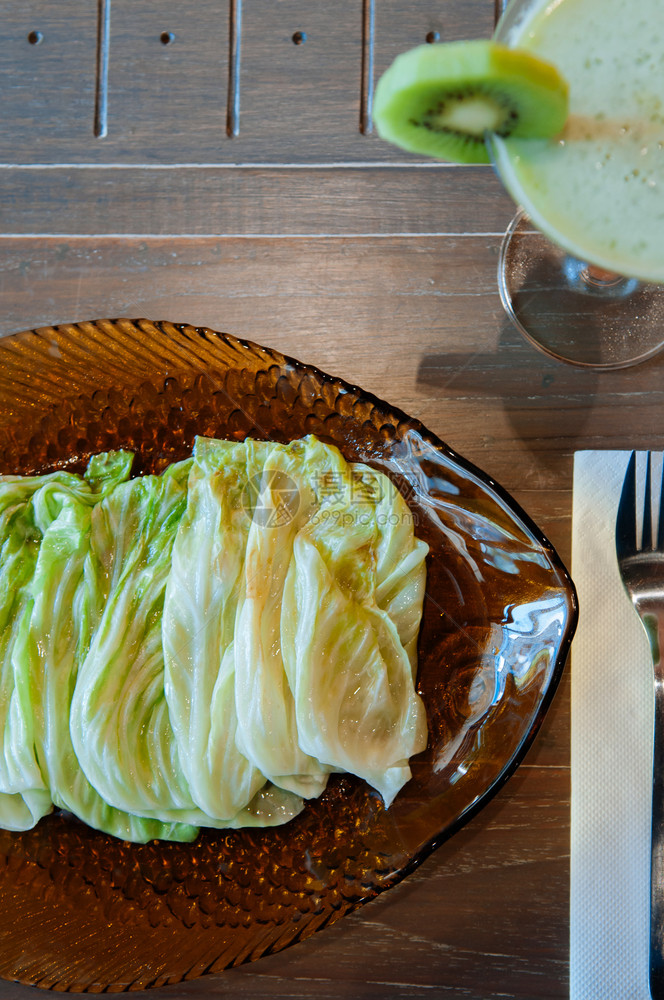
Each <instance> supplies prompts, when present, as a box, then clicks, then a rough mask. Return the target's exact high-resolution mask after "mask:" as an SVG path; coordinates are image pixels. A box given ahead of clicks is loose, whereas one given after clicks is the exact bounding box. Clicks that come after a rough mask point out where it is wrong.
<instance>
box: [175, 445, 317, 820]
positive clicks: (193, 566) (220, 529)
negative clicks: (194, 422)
mask: <svg viewBox="0 0 664 1000" xmlns="http://www.w3.org/2000/svg"><path fill="white" fill-rule="evenodd" d="M246 452H247V449H246V447H245V445H244V444H236V443H233V442H221V441H219V442H217V441H208V440H207V439H204V438H199V439H198V440H197V442H196V447H195V452H194V463H193V465H192V467H191V472H190V474H189V482H188V498H187V510H186V513H185V515H184V517H183V518H182V521H181V522H180V525H179V527H178V531H177V534H176V538H175V542H174V545H173V553H172V560H171V571H170V575H169V578H168V583H167V587H166V599H165V605H164V617H163V643H164V657H165V691H166V698H167V701H168V706H169V714H170V720H171V725H172V727H173V732H174V734H175V738H176V741H177V746H178V751H179V759H180V763H181V766H182V770H183V772H184V774H185V777H186V779H187V782H188V784H189V788H190V791H191V795H192V798H193V800H194V802H195V803H196V804H197V805H198V807H199V808H200V809H202V810H204V811H205V812H206V813H207V814H208V816H210V817H214V819H215V820H226V821H230V820H233V819H235V820H236V821H237V823H238V825H239V824H240V823H242V825H248V823H249V819H250V817H249V816H248V815H247V814H246V813H244V814H243V813H242V810H246V807H247V804H248V803H250V802H251V801H252V800H254V805H253V806H252V809H255V808H256V801H260V802H261V803H262V805H263V807H264V812H265V813H266V812H267V810H271V811H272V812H273V813H274V816H275V817H277V816H280V817H281V819H280V821H281V822H283V821H284V816H285V812H286V813H288V816H287V817H286V818H290V817H291V816H294V815H296V813H297V812H299V811H300V810H301V808H302V800H301V799H300V798H299V797H298V796H295V795H288V794H286V793H285V792H278V791H277V790H275V789H272V788H269V787H268V788H264V786H265V784H266V776H265V774H264V773H263V772H262V771H261V770H259V768H258V767H257V766H256V765H255V764H254V763H252V762H251V761H250V760H249V758H248V757H246V756H245V755H244V754H243V753H242V752H241V751H240V748H239V747H238V744H237V741H236V734H237V712H236V707H235V646H234V637H235V632H236V615H237V606H238V597H239V593H240V588H241V585H242V583H243V581H244V576H245V572H244V564H245V551H246V545H247V536H248V533H249V523H250V522H249V518H248V516H247V513H246V510H245V508H244V506H243V498H244V491H245V480H246V468H247V458H246ZM255 461H256V462H258V461H259V459H258V458H257V457H255ZM261 789H262V790H263V791H262V795H261V796H260V797H259V800H256V799H255V797H256V794H257V793H258V792H259V790H261ZM275 821H276V819H275Z"/></svg>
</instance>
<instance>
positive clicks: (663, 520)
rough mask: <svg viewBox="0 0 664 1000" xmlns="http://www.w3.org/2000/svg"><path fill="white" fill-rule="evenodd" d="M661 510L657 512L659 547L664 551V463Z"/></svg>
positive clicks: (660, 498)
mask: <svg viewBox="0 0 664 1000" xmlns="http://www.w3.org/2000/svg"><path fill="white" fill-rule="evenodd" d="M658 507H659V511H658V514H657V548H658V549H659V551H660V552H664V464H663V465H662V479H661V482H660V484H659V504H658Z"/></svg>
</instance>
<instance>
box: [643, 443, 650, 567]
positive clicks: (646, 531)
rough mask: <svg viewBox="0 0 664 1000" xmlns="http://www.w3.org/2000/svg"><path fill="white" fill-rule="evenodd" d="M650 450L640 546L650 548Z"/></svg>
mask: <svg viewBox="0 0 664 1000" xmlns="http://www.w3.org/2000/svg"><path fill="white" fill-rule="evenodd" d="M650 478H651V476H650V452H648V456H647V458H646V486H645V493H644V497H643V531H642V533H641V548H642V549H652V501H651V498H650V494H651V489H650Z"/></svg>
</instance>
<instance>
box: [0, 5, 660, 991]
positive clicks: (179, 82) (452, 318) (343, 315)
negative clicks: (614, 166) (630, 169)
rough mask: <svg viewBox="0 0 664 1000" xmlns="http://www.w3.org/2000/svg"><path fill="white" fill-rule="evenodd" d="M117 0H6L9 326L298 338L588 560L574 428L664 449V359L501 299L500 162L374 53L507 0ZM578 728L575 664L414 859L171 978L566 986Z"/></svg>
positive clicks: (379, 987)
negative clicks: (571, 343) (393, 877)
mask: <svg viewBox="0 0 664 1000" xmlns="http://www.w3.org/2000/svg"><path fill="white" fill-rule="evenodd" d="M112 2H113V9H112V11H111V10H110V2H109V0H100V4H99V10H97V8H96V7H95V5H93V4H90V2H89V0H60V3H59V4H58V5H57V6H53V5H46V4H45V3H39V2H37V0H29V2H28V0H6V2H5V3H4V4H3V10H2V11H1V12H0V29H1V30H2V31H3V34H4V35H5V38H6V51H8V52H9V54H10V57H11V58H10V59H9V60H8V61H6V62H5V64H4V65H3V67H2V69H0V77H1V78H2V88H3V102H2V109H0V117H1V118H2V126H3V127H2V130H1V134H2V140H1V142H2V147H3V149H2V152H1V153H0V161H2V162H1V163H0V179H1V184H2V191H3V198H2V223H1V231H2V236H1V237H0V304H1V306H2V308H1V311H0V334H8V333H10V332H13V331H18V330H21V329H26V328H31V327H36V326H39V325H44V324H54V323H58V322H65V321H76V320H85V319H92V318H98V317H115V316H131V317H139V316H144V317H148V318H151V319H168V320H172V321H175V322H187V323H191V324H194V325H208V326H210V327H212V328H215V329H219V330H225V331H228V332H230V333H233V334H235V335H237V336H240V337H246V338H249V339H252V340H255V341H257V342H259V343H263V344H266V345H269V346H272V347H275V348H277V349H279V350H281V351H283V352H285V353H287V354H289V355H293V356H295V357H298V358H300V359H302V360H304V361H307V362H310V363H313V364H314V365H317V366H319V367H320V368H322V369H323V370H325V371H328V372H330V373H332V374H335V375H338V376H341V377H342V378H344V379H346V380H348V381H350V382H352V383H355V384H358V385H361V386H362V387H363V388H364V389H366V390H369V391H371V392H373V393H375V394H377V395H378V396H381V397H383V398H385V399H387V400H389V401H390V402H391V403H393V404H396V405H397V406H399V407H401V408H402V409H404V410H406V411H407V412H408V413H410V414H412V415H413V416H415V417H417V418H419V419H420V420H421V421H422V422H423V423H424V424H425V425H427V426H428V427H429V428H431V430H433V431H434V432H436V433H437V434H438V435H440V436H441V437H442V438H443V439H444V440H446V441H447V442H448V443H449V444H450V445H451V446H452V447H453V448H454V449H455V450H457V451H458V452H460V453H461V454H462V455H464V456H465V457H466V458H468V459H469V460H471V461H472V462H474V463H476V464H477V465H478V466H480V467H481V468H483V469H484V470H485V471H486V472H488V473H489V474H490V475H491V476H493V477H494V478H495V479H496V480H498V481H499V482H500V483H501V484H502V485H503V486H504V487H505V488H506V489H507V490H509V491H510V492H511V493H512V494H513V495H514V497H515V498H516V500H517V501H518V502H519V503H520V504H521V505H522V506H523V507H524V508H525V509H526V511H528V513H530V515H531V516H532V517H533V518H534V519H535V520H536V521H537V522H538V523H539V525H540V526H541V528H542V529H543V530H544V531H545V533H546V534H548V536H549V538H550V539H551V540H552V542H553V543H554V545H556V547H557V548H558V549H559V551H560V554H561V556H562V558H563V560H565V561H566V562H567V563H568V565H569V560H570V528H571V500H572V494H571V489H572V456H573V452H574V451H575V449H580V448H627V447H630V448H631V447H648V446H649V447H659V448H661V447H663V446H664V421H662V420H661V415H662V406H663V403H664V389H663V385H664V378H663V374H664V356H663V357H662V358H660V359H655V360H653V361H651V362H649V363H647V364H645V365H643V366H641V367H639V368H636V369H632V370H626V371H622V372H615V373H606V374H602V375H596V374H589V373H585V372H583V371H579V370H575V369H570V368H566V367H564V366H561V365H558V364H556V363H555V362H553V361H549V360H548V359H546V358H544V357H543V356H541V355H539V354H538V353H536V352H534V351H533V349H532V348H531V347H529V346H528V345H527V344H525V343H524V342H523V341H522V340H521V338H520V336H519V334H517V333H516V332H514V331H513V329H512V328H511V327H510V325H509V323H508V322H507V320H506V318H505V317H504V315H503V313H502V310H501V305H500V301H499V297H498V291H497V285H496V264H497V258H498V250H499V245H500V240H501V236H502V233H503V231H504V229H505V227H506V225H507V223H508V221H509V219H510V217H511V215H512V212H513V206H512V205H511V203H510V202H509V200H508V198H507V196H506V195H505V194H504V192H503V191H502V188H501V187H500V185H499V183H498V182H497V180H496V179H495V178H494V176H493V174H492V172H491V171H490V169H489V168H477V167H475V168H455V167H449V166H446V165H441V164H431V163H425V162H418V161H417V160H415V158H412V157H407V156H405V155H402V154H400V153H399V152H398V151H396V150H393V149H391V148H387V147H386V146H385V145H384V144H383V143H381V141H380V140H379V139H378V138H377V137H376V136H375V135H373V134H371V133H370V132H369V130H368V121H369V119H368V112H369V111H370V99H371V91H370V87H369V84H370V82H371V79H372V77H374V78H375V77H376V76H377V75H378V74H379V73H380V72H381V71H382V69H384V68H385V66H386V65H387V64H388V63H389V62H390V61H391V58H392V57H393V56H394V55H395V54H396V53H397V52H398V51H400V50H401V49H405V48H409V47H411V46H412V45H414V44H417V43H418V42H421V41H423V40H424V39H425V37H426V35H427V34H428V33H429V32H431V31H437V32H439V33H440V35H441V36H442V37H443V38H455V37H456V38H458V37H464V36H466V37H468V36H470V35H486V34H488V33H489V32H490V31H491V28H492V25H493V21H494V9H493V3H492V0H438V2H437V3H435V4H434V3H433V2H425V0H422V2H420V0H418V2H417V3H408V2H406V0H376V2H375V5H374V3H373V0H365V2H364V3H362V2H361V0H355V2H354V3H350V2H348V0H347V2H345V3H344V4H338V5H329V6H328V5H326V7H327V9H326V10H322V9H321V10H318V9H312V8H318V7H321V8H322V7H323V5H322V4H321V5H311V4H305V3H304V2H303V0H280V3H279V4H275V3H274V2H268V0H257V2H255V3H254V2H252V3H251V4H249V3H248V4H247V5H246V8H245V9H244V10H243V9H242V6H241V4H240V3H239V0H229V2H228V3H226V4H224V3H223V2H222V3H220V4H219V3H213V2H212V0H206V2H197V3H194V2H193V0H188V2H180V3H178V4H175V3H174V2H171V0H167V2H164V3H160V4H159V5H153V4H147V3H143V4H135V3H134V4H130V3H129V2H128V0H112ZM109 14H110V30H109V21H108V17H109ZM298 31H299V32H304V34H305V35H306V40H304V41H303V40H302V39H301V38H300V40H299V44H295V43H294V41H293V36H294V35H296V33H297V32H298ZM33 32H37V33H39V34H40V35H41V39H39V38H38V37H37V35H32V39H31V40H29V37H28V36H29V35H31V33H33ZM98 40H99V45H98V44H97V41H98ZM296 41H297V39H296ZM3 44H4V43H3ZM238 46H239V48H238ZM362 129H364V131H362ZM234 131H235V133H236V134H235V135H234V136H232V135H229V133H233V132H234ZM95 133H97V134H95ZM569 737H570V705H569V673H567V676H566V677H565V678H564V680H563V683H562V685H561V688H560V690H559V693H558V695H557V697H556V699H555V702H554V704H553V707H552V709H551V711H550V713H549V715H548V717H547V719H546V721H545V724H544V726H543V729H542V731H541V733H540V735H539V736H538V738H537V740H536V743H535V745H534V746H533V747H532V749H531V751H530V752H529V754H528V756H527V757H526V759H525V761H524V763H523V764H522V765H521V766H520V768H519V769H518V771H517V773H516V775H515V776H514V777H513V778H512V779H511V780H510V781H509V783H508V784H507V786H506V787H505V788H504V789H503V790H502V791H501V792H500V793H499V794H498V795H497V796H496V797H495V799H493V800H492V801H491V802H490V803H489V805H488V806H487V807H486V808H485V809H484V810H483V811H482V812H481V813H480V814H479V815H478V816H476V817H475V818H474V819H473V820H472V821H471V822H470V823H469V824H468V825H467V826H466V827H465V828H464V829H462V830H461V831H460V832H459V833H458V834H457V835H456V836H454V837H453V838H452V839H451V840H450V841H449V842H448V843H446V844H445V845H444V846H442V847H441V848H440V849H439V850H438V851H437V852H435V853H434V855H433V856H431V857H430V858H429V859H428V860H427V861H426V862H425V863H424V864H423V865H422V866H421V867H420V868H419V869H418V870H417V871H416V872H415V873H414V874H412V875H411V876H410V877H409V878H408V879H406V881H405V882H403V883H402V884H401V885H399V886H397V887H396V888H395V889H393V890H392V891H390V892H389V893H386V894H385V895H384V896H382V897H380V898H379V899H377V900H376V901H374V902H372V903H370V904H368V905H367V906H365V907H364V908H363V909H361V910H360V911H359V912H357V913H355V914H353V915H351V916H349V917H347V918H346V919H344V920H342V921H340V922H339V923H338V924H336V925H334V926H332V927H330V928H328V929H326V930H324V931H322V932H321V933H320V934H317V935H315V936H314V937H313V938H312V939H310V940H308V941H306V942H304V943H302V944H300V945H297V946H295V947H293V948H291V949H289V950H287V951H285V952H282V953H281V954H279V955H276V956H272V957H269V958H264V959H261V960H260V961H258V962H256V963H254V964H252V965H249V966H244V967H242V968H239V969H236V970H233V971H230V972H228V973H225V974H221V975H215V976H212V977H206V978H204V979H202V980H198V981H195V982H192V983H189V984H185V985H180V986H173V987H168V988H166V989H165V990H164V995H167V996H170V997H171V998H174V1000H175V998H185V997H189V998H192V997H197V996H199V997H203V996H205V997H208V996H226V995H233V996H236V997H238V996H246V997H251V998H252V1000H268V998H277V997H302V998H304V997H312V998H313V997H315V998H316V1000H323V998H325V1000H328V998H329V1000H339V998H342V997H349V998H350V997H352V998H354V1000H371V998H375V1000H378V998H380V1000H389V998H392V1000H397V998H398V1000H406V998H413V1000H415V998H424V997H427V998H443V997H450V998H459V1000H461V998H467V1000H471V998H472V1000H491V998H498V997H501V998H506V997H511V998H517V997H518V998H523V1000H540V998H542V1000H543V998H554V997H565V996H566V995H567V993H568V879H569V805H570V801H569V799H570V759H569ZM33 995H34V992H33V991H31V990H30V989H29V988H27V987H23V986H18V985H13V984H8V983H2V984H0V997H1V998H8V1000H9V998H12V1000H27V998H28V997H29V996H33Z"/></svg>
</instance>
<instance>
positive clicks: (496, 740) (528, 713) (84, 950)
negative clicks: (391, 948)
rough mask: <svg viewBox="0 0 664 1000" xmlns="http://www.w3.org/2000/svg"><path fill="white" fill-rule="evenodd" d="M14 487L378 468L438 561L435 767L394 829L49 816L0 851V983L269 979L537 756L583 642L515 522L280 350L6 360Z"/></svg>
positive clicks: (346, 820) (418, 764)
mask: <svg viewBox="0 0 664 1000" xmlns="http://www.w3.org/2000/svg"><path fill="white" fill-rule="evenodd" d="M0 433H1V435H2V442H3V444H2V460H1V462H0V472H3V473H23V474H24V473H30V472H35V471H40V472H42V471H48V470H51V469H53V468H61V467H67V468H71V469H74V470H82V469H83V467H84V465H85V462H86V460H87V458H88V456H89V455H91V454H93V453H94V452H98V451H101V450H105V449H108V448H112V447H117V446H122V447H125V448H130V449H133V450H134V451H135V452H136V456H137V459H136V465H135V469H136V471H138V472H155V471H160V470H162V469H163V468H164V467H165V466H166V465H167V464H168V463H169V462H172V461H174V460H175V459H179V458H182V457H184V456H185V455H186V454H188V453H189V452H190V450H191V447H192V444H193V439H194V436H195V435H196V434H203V435H214V436H218V437H226V438H236V439H243V438H244V437H246V436H247V435H252V436H254V437H262V438H271V439H275V440H280V441H287V440H291V439H293V438H297V437H301V436H302V435H304V434H309V433H313V434H317V435H319V436H320V437H321V438H323V439H325V440H326V441H329V442H332V443H334V444H336V445H338V446H339V448H340V449H341V451H342V452H343V454H344V455H345V457H346V458H347V459H349V460H361V461H366V462H368V463H369V464H371V465H373V466H374V467H376V468H379V469H382V470H383V471H384V472H386V473H387V474H388V475H389V476H391V477H392V479H393V480H395V482H397V484H398V485H399V488H400V489H401V491H402V492H403V494H404V496H405V497H406V499H407V500H408V503H409V504H410V507H411V510H412V512H413V515H414V518H415V521H416V526H417V527H416V530H417V534H418V535H419V536H420V537H422V538H424V539H425V540H426V541H427V542H428V543H429V545H430V549H431V551H430V554H429V557H428V560H427V568H428V577H427V596H426V601H425V607H424V618H423V624H422V630H421V635H420V654H419V663H420V668H419V680H418V683H419V690H420V691H421V693H422V696H423V698H424V700H425V703H426V706H427V713H428V724H429V745H428V748H427V750H426V751H425V752H424V753H422V754H420V755H419V757H417V758H415V759H414V761H413V778H412V780H411V781H410V782H409V784H408V785H407V786H406V787H405V788H404V789H403V790H402V792H401V793H400V794H399V795H398V797H397V799H396V800H395V802H394V803H393V805H392V806H391V808H390V809H389V810H385V809H384V808H383V805H382V801H381V799H380V797H379V796H378V795H377V794H376V793H375V792H373V791H371V790H370V789H369V788H368V787H367V786H366V785H365V784H364V783H363V782H361V781H359V780H356V779H351V778H348V777H343V776H334V777H333V778H332V779H331V781H330V785H329V787H328V789H327V790H326V792H325V793H324V794H323V796H322V797H321V798H320V799H318V800H317V801H315V802H313V803H310V804H309V805H308V806H307V807H306V809H305V811H304V812H303V813H302V814H301V815H300V816H299V817H297V818H296V819H295V820H293V821H291V822H290V823H288V824H287V825H285V826H283V827H280V828H277V829H272V830H267V831H261V830H240V831H229V832H223V831H222V832H219V831H217V832H213V831H205V832H203V833H202V834H201V835H200V836H199V838H198V840H196V841H195V843H193V844H170V843H157V842H153V843H150V844H147V845H133V844H127V843H124V842H122V841H119V840H115V839H113V838H111V837H108V836H106V835H104V834H100V833H97V832H96V831H94V830H92V829H89V828H88V827H86V826H84V825H82V824H81V823H79V822H78V821H76V820H74V819H73V818H72V817H70V816H66V815H61V814H54V815H52V816H50V817H47V818H46V819H44V820H42V821H41V822H40V823H39V824H38V826H37V827H36V828H35V829H34V830H31V831H29V832H28V833H22V834H10V833H6V832H0V975H2V976H3V977H5V978H6V979H14V980H20V981H21V982H24V983H31V984H35V985H38V986H41V987H45V988H51V989H56V990H76V991H80V990H89V991H94V992H98V991H101V990H113V991H116V990H122V989H141V988H145V987H149V986H158V985H163V984H166V983H173V982H177V981H180V980H182V979H184V978H187V979H190V978H193V977H195V976H199V975H202V974H204V973H206V972H212V971H217V970H221V969H225V968H227V967H229V966H234V965H239V964H240V963H242V962H247V961H250V960H252V959H256V958H258V957H260V956H261V955H265V954H266V953H269V952H275V951H279V950H280V949H281V948H284V947H286V946H287V945H289V944H292V943H293V942H295V941H298V940H302V939H303V938H305V937H308V936H309V935H311V934H313V932H314V931H316V930H319V929H320V928H321V927H323V926H324V925H326V924H330V923H332V922H334V921H335V920H338V919H339V918H340V917H342V916H343V915H344V914H346V913H349V912H350V911H351V910H354V909H355V908H357V907H358V906H360V905H361V904H362V903H364V902H366V901H367V900H369V899H372V898H374V897H375V896H376V895H377V894H378V893H380V892H383V891H384V890H385V889H389V888H390V887H391V886H393V885H395V884H396V883H397V882H399V881H400V879H402V878H403V877H404V876H405V875H407V874H408V872H410V871H412V870H413V869H414V868H415V867H416V866H417V865H418V864H419V863H420V862H421V861H422V860H423V859H424V858H425V857H426V856H427V855H428V854H429V853H430V852H431V851H432V850H433V849H434V848H435V847H436V846H437V845H439V844H440V843H441V842H442V841H443V840H445V839H446V838H447V837H449V836H450V834H452V833H453V832H454V831H455V830H457V829H458V828H459V826H460V825H461V824H462V823H464V822H465V821H466V820H467V819H468V818H469V817H470V816H471V815H473V814H474V813H475V812H477V810H478V809H479V808H480V807H481V806H482V805H483V804H484V803H485V802H486V801H487V800H488V799H489V797H490V796H491V795H492V794H493V793H494V792H495V791H496V789H497V788H498V787H499V786H500V785H501V784H502V783H503V782H504V781H505V780H506V779H507V777H508V776H509V775H510V774H511V773H512V771H513V770H514V768H515V767H516V765H517V763H518V762H519V760H520V759H521V758H522V756H523V754H524V753H525V750H526V748H527V747H528V745H529V744H530V742H531V740H532V738H533V735H534V733H535V731H536V730H537V728H538V726H539V724H540V723H541V721H542V718H543V716H544V713H545V711H546V709H547V707H548V705H549V702H550V700H551V697H552V695H553V692H554V690H555V687H556V684H557V682H558V679H559V676H560V673H561V670H562V667H563V664H564V661H565V657H566V654H567V651H568V647H569V643H570V641H571V637H572V633H573V631H574V627H575V624H576V615H577V611H576V598H575V594H574V588H573V586H572V583H571V581H570V579H569V577H568V575H567V573H566V571H565V569H564V567H563V565H562V564H561V562H560V560H559V559H558V557H557V555H556V553H555V552H554V551H553V549H552V547H551V545H550V544H549V543H548V542H547V540H546V539H545V538H544V537H543V536H542V534H541V533H540V532H539V530H538V529H537V528H536V527H535V526H534V525H533V524H532V522H531V521H530V520H529V518H528V517H527V516H526V515H525V514H524V513H523V511H522V510H520V508H519V507H518V506H517V504H516V503H515V502H514V501H513V500H512V499H511V498H510V497H509V496H508V495H507V494H506V493H505V492H504V491H503V490H502V489H501V488H500V487H498V486H497V485H496V484H495V483H493V482H492V481H491V480H490V479H488V478H487V477H486V476H485V475H484V474H483V473H481V472H480V471H478V470H477V469H475V468H474V467H473V466H471V465H469V464H468V463H467V462H465V461H464V460H463V459H461V458H459V456H457V455H455V454H454V453H453V452H452V451H451V450H450V449H449V448H448V447H447V446H446V445H444V444H443V443H442V442H441V441H440V440H439V439H438V438H436V437H435V436H434V435H433V434H431V433H430V432H429V431H427V430H426V429H425V428H424V427H422V426H421V425H420V424H419V423H418V422H417V421H415V420H412V419H411V418H410V417H408V416H406V414H404V413H401V412H400V411H398V410H395V409H394V408H392V407H390V406H389V405H388V404H387V403H383V402H381V400H379V399H376V398H375V397H373V396H370V395H369V394H367V393H364V392H362V391H361V390H360V389H357V388H355V387H353V386H350V385H348V384H346V383H344V382H341V381H340V380H338V379H335V378H332V377H330V376H328V375H325V374H323V373H322V372H320V371H318V370H317V369H314V368H310V367H308V366H307V365H304V364H301V363H300V362H298V361H294V360H292V359H290V358H286V357H284V356H283V355H281V354H279V353H277V352H276V351H271V350H269V349H267V348H263V347H259V346H257V345H255V344H251V343H247V342H246V341H239V340H236V339H234V338H233V337H229V336H226V335H224V334H218V333H214V332H212V331H210V330H201V329H194V328H193V327H189V326H174V325H172V324H170V323H152V322H148V321H145V320H140V321H136V322H132V321H129V320H115V321H109V320H100V321H98V322H94V323H80V324H77V325H71V326H59V327H55V328H42V329H39V330H32V331H28V332H25V333H21V334H17V335H15V336H13V337H9V338H6V339H4V340H1V341H0Z"/></svg>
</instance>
